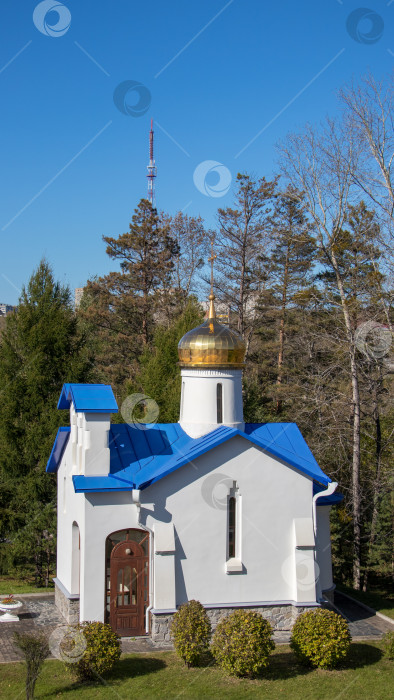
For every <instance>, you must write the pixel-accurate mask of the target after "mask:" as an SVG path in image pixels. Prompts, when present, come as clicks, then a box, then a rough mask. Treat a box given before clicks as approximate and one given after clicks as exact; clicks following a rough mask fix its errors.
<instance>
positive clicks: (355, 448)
mask: <svg viewBox="0 0 394 700" xmlns="http://www.w3.org/2000/svg"><path fill="white" fill-rule="evenodd" d="M333 240H335V237H334V238H333ZM329 257H330V260H331V264H332V267H333V269H334V271H335V275H336V280H337V286H338V291H339V295H340V298H341V306H342V312H343V318H344V321H345V326H346V332H347V338H348V344H349V356H350V374H351V386H352V414H353V439H352V443H353V444H352V452H353V459H352V501H353V586H354V588H355V590H356V591H358V590H360V582H361V495H360V424H361V417H360V389H359V384H358V370H357V362H356V347H355V343H354V333H353V329H352V323H351V319H350V314H349V309H348V306H347V300H346V294H345V290H344V286H343V283H342V278H341V273H340V270H339V266H338V262H337V259H336V255H335V251H334V248H333V245H331V246H330V249H329Z"/></svg>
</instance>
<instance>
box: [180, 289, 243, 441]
mask: <svg viewBox="0 0 394 700" xmlns="http://www.w3.org/2000/svg"><path fill="white" fill-rule="evenodd" d="M214 299H215V296H214V294H213V292H211V294H210V295H209V300H210V304H209V314H208V319H207V320H206V321H205V322H204V323H203V324H202V325H201V326H198V327H197V328H194V329H193V330H191V331H189V332H188V333H186V335H184V336H183V338H182V339H181V340H180V342H179V345H178V355H179V365H180V367H181V377H182V393H181V408H180V418H179V423H180V426H181V428H183V430H184V431H185V432H186V433H187V434H188V435H190V437H193V438H197V437H201V436H202V435H206V434H207V433H209V432H211V431H212V430H215V429H216V428H218V427H219V426H221V425H226V426H228V427H231V428H238V429H240V430H244V428H245V423H244V419H243V403H242V368H243V367H244V357H245V343H244V341H243V339H242V337H241V336H240V335H239V333H237V332H236V331H233V330H231V329H230V328H228V327H227V326H224V325H222V324H221V323H219V322H218V321H217V320H216V314H215V307H214Z"/></svg>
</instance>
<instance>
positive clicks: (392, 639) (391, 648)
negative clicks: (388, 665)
mask: <svg viewBox="0 0 394 700" xmlns="http://www.w3.org/2000/svg"><path fill="white" fill-rule="evenodd" d="M382 641H383V649H384V655H385V657H386V658H387V659H390V660H391V661H392V660H393V659H394V632H386V634H384V635H383V640H382Z"/></svg>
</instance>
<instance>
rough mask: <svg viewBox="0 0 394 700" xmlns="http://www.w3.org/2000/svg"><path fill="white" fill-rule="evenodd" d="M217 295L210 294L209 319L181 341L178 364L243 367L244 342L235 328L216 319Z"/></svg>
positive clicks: (183, 365) (217, 367)
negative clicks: (215, 304)
mask: <svg viewBox="0 0 394 700" xmlns="http://www.w3.org/2000/svg"><path fill="white" fill-rule="evenodd" d="M214 298H215V297H214V295H213V294H212V293H211V294H210V295H209V300H210V304H209V318H208V319H207V320H206V321H205V322H204V323H202V324H201V326H198V327H197V328H193V330H191V331H189V332H188V333H186V334H185V335H184V336H183V338H181V340H180V341H179V344H178V356H179V365H180V366H181V367H196V368H200V369H204V368H209V367H213V368H216V369H219V368H223V369H241V368H242V367H243V366H244V357H245V349H246V348H245V343H244V341H243V339H242V337H241V336H240V335H239V333H237V332H236V331H233V330H231V329H230V328H227V326H223V325H222V324H221V323H219V322H218V321H217V320H216V314H215V308H214V304H213V300H214Z"/></svg>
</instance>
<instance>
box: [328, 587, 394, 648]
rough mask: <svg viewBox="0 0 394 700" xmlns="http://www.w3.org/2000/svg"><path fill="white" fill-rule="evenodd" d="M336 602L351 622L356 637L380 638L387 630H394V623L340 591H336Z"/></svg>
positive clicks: (350, 626)
mask: <svg viewBox="0 0 394 700" xmlns="http://www.w3.org/2000/svg"><path fill="white" fill-rule="evenodd" d="M334 604H335V606H336V608H338V610H339V611H340V612H341V613H342V615H343V616H344V617H345V618H346V619H347V621H348V622H349V629H350V634H351V635H352V637H353V638H356V637H369V638H371V637H375V638H377V639H380V638H381V637H382V635H383V634H384V633H385V632H394V625H392V624H391V623H390V622H387V621H386V620H383V619H382V618H381V617H378V615H375V614H374V613H372V612H369V611H368V610H366V609H365V608H363V607H362V606H361V605H358V603H356V602H355V601H353V600H349V598H347V597H346V596H344V595H342V593H340V592H339V591H335V594H334Z"/></svg>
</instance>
